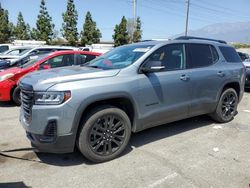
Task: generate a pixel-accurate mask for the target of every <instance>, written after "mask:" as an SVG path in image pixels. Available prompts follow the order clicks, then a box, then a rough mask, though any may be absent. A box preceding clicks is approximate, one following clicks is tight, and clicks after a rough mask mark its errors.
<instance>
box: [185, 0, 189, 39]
mask: <svg viewBox="0 0 250 188" xmlns="http://www.w3.org/2000/svg"><path fill="white" fill-rule="evenodd" d="M189 6H190V0H187V16H186V29H185V36H187V32H188V16H189Z"/></svg>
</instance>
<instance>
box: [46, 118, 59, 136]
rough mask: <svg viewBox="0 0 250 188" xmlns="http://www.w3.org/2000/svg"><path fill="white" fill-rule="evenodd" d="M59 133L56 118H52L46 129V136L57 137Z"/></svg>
mask: <svg viewBox="0 0 250 188" xmlns="http://www.w3.org/2000/svg"><path fill="white" fill-rule="evenodd" d="M56 134H57V123H56V120H50V121H49V123H48V125H47V128H46V130H45V134H44V135H45V136H49V137H55V136H56Z"/></svg>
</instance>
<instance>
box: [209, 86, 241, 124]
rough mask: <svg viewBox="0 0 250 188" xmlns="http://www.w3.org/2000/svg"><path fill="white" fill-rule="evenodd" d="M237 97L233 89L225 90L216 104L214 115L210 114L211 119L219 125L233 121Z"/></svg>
mask: <svg viewBox="0 0 250 188" xmlns="http://www.w3.org/2000/svg"><path fill="white" fill-rule="evenodd" d="M238 101H239V99H238V95H237V93H236V91H235V90H234V89H233V88H226V89H225V90H224V91H223V92H222V94H221V96H220V100H219V102H218V104H217V107H216V110H215V112H214V113H212V114H210V116H211V118H212V119H213V120H215V121H216V122H219V123H226V122H229V121H231V120H233V119H234V116H235V114H236V113H237V106H238Z"/></svg>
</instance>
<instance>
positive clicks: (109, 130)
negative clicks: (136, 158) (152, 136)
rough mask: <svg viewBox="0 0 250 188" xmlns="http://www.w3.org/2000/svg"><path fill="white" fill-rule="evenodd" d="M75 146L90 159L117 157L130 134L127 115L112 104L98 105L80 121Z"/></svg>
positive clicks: (101, 160) (99, 159) (98, 160)
mask: <svg viewBox="0 0 250 188" xmlns="http://www.w3.org/2000/svg"><path fill="white" fill-rule="evenodd" d="M80 126H81V128H80V131H79V133H78V135H79V136H78V139H77V146H78V149H79V150H80V152H81V153H82V154H83V155H84V156H85V157H86V158H87V159H89V160H90V161H93V162H105V161H109V160H112V159H114V158H116V157H118V156H119V155H120V154H121V153H122V152H123V151H124V149H125V148H126V146H127V144H128V142H129V139H130V136H131V122H130V119H129V117H128V115H127V114H126V113H125V112H124V111H123V110H121V109H119V108H116V107H113V106H100V107H98V108H95V109H93V110H92V112H90V113H89V114H88V115H87V116H86V118H85V119H84V120H83V121H82V123H81V125H80Z"/></svg>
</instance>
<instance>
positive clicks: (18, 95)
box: [12, 86, 21, 106]
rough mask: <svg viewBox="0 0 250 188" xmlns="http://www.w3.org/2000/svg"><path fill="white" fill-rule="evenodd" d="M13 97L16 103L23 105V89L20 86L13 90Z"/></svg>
mask: <svg viewBox="0 0 250 188" xmlns="http://www.w3.org/2000/svg"><path fill="white" fill-rule="evenodd" d="M12 99H13V101H14V103H15V104H16V105H18V106H20V105H21V89H20V87H18V86H17V87H16V88H15V89H14V90H13V93H12Z"/></svg>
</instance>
